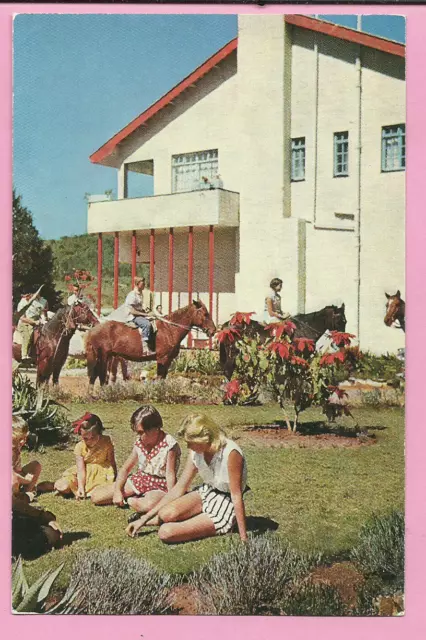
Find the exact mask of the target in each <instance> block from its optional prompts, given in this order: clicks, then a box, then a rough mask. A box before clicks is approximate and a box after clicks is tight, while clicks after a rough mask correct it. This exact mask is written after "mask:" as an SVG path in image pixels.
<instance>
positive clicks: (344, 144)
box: [333, 131, 349, 178]
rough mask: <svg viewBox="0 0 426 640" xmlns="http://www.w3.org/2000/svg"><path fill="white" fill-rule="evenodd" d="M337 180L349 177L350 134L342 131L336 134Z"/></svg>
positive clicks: (335, 158) (335, 160)
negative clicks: (341, 177)
mask: <svg viewBox="0 0 426 640" xmlns="http://www.w3.org/2000/svg"><path fill="white" fill-rule="evenodd" d="M333 175H334V177H335V178H338V177H340V176H348V175H349V133H348V132H347V131H340V133H335V134H334V172H333Z"/></svg>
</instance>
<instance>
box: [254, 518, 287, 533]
mask: <svg viewBox="0 0 426 640" xmlns="http://www.w3.org/2000/svg"><path fill="white" fill-rule="evenodd" d="M246 524H247V531H251V532H252V533H255V534H262V533H266V532H267V531H276V530H277V529H278V527H279V526H280V525H279V524H278V522H275V520H271V518H264V517H263V516H247V518H246Z"/></svg>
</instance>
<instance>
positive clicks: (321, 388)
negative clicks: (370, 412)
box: [218, 313, 358, 431]
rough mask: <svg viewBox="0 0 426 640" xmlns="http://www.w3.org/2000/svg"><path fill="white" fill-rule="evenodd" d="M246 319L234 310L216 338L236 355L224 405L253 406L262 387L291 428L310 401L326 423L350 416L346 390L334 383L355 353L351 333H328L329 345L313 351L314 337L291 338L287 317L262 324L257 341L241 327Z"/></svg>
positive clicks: (292, 327)
mask: <svg viewBox="0 0 426 640" xmlns="http://www.w3.org/2000/svg"><path fill="white" fill-rule="evenodd" d="M250 320H251V314H244V313H236V314H235V315H234V316H233V317H232V319H231V321H230V326H229V327H228V328H226V329H224V330H223V331H222V332H220V335H219V337H218V339H219V341H220V342H227V345H228V347H231V349H232V350H233V355H234V356H235V370H234V373H233V376H232V379H231V380H230V382H228V384H227V385H226V387H225V398H224V401H225V402H226V403H228V404H254V403H255V402H257V401H258V397H259V393H260V390H261V388H262V386H266V387H267V388H268V389H269V390H270V391H272V393H273V394H274V396H275V397H276V399H277V401H278V402H279V404H280V407H281V408H282V410H283V412H284V416H285V420H286V423H287V427H288V428H289V429H291V428H293V430H294V431H296V429H297V423H298V419H299V414H300V412H301V411H303V410H304V409H307V408H308V407H310V406H312V405H315V406H320V407H321V408H322V410H323V412H324V413H325V415H326V416H327V418H328V419H329V420H331V421H333V420H335V418H336V417H338V416H340V415H343V414H344V415H351V414H350V411H349V408H348V406H347V394H346V393H345V392H344V391H343V390H342V389H340V388H339V386H338V384H339V382H340V381H341V380H342V379H344V377H347V375H348V373H349V372H350V371H351V369H352V368H353V367H354V363H355V362H356V359H357V357H358V351H357V349H356V348H354V347H352V346H351V344H352V341H353V339H354V337H355V336H354V335H352V334H350V333H343V332H339V331H331V332H330V346H329V347H328V348H327V349H326V350H325V351H324V352H322V353H321V354H318V353H317V352H316V350H315V343H314V341H313V340H310V339H308V338H304V337H295V330H296V326H295V325H294V323H292V322H291V321H284V322H280V323H273V324H270V325H267V326H266V327H265V329H266V331H267V337H266V339H261V337H260V336H259V335H257V334H256V333H254V332H251V335H250V334H249V333H248V332H245V331H244V329H245V328H247V327H248V325H249V324H250ZM237 323H238V329H237V328H236V327H235V325H236V324H237ZM342 374H343V377H342ZM290 407H291V408H292V410H293V427H291V422H290V416H289V408H290Z"/></svg>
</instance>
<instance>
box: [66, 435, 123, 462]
mask: <svg viewBox="0 0 426 640" xmlns="http://www.w3.org/2000/svg"><path fill="white" fill-rule="evenodd" d="M74 454H75V455H76V456H81V457H82V458H83V460H84V462H85V463H86V464H99V465H101V466H102V467H109V466H112V463H113V460H114V445H113V443H112V440H111V438H110V437H109V436H104V435H101V436H99V440H98V442H97V443H96V444H95V445H94V446H93V447H90V448H89V447H88V446H87V445H86V443H85V442H84V440H80V442H78V443H77V444H76V445H75V448H74Z"/></svg>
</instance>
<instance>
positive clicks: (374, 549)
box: [351, 511, 405, 588]
mask: <svg viewBox="0 0 426 640" xmlns="http://www.w3.org/2000/svg"><path fill="white" fill-rule="evenodd" d="M404 539H405V535H404V514H403V513H400V512H398V511H393V512H392V513H390V514H389V515H386V516H381V517H377V516H374V517H373V518H372V519H371V520H370V521H369V522H367V523H366V524H364V526H363V527H362V529H361V532H360V535H359V541H358V544H357V546H356V547H354V549H353V550H352V554H351V555H352V559H353V560H354V561H355V562H357V563H358V565H359V566H360V568H361V570H362V571H363V572H364V573H365V574H367V575H369V574H370V575H376V576H378V577H380V578H382V579H384V580H386V581H388V582H392V583H393V585H394V586H395V587H397V588H403V587H404Z"/></svg>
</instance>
